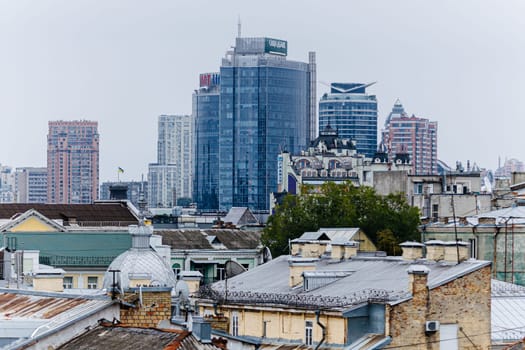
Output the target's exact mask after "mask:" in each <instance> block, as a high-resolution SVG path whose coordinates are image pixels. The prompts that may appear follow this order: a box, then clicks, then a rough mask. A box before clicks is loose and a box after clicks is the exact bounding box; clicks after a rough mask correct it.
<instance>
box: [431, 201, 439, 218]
mask: <svg viewBox="0 0 525 350" xmlns="http://www.w3.org/2000/svg"><path fill="white" fill-rule="evenodd" d="M438 219H439V204H432V220H433V221H434V222H436V221H438Z"/></svg>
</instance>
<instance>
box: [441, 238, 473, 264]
mask: <svg viewBox="0 0 525 350" xmlns="http://www.w3.org/2000/svg"><path fill="white" fill-rule="evenodd" d="M444 248H445V254H444V255H445V257H444V260H445V261H446V262H451V263H456V264H457V263H460V262H462V261H465V260H467V259H468V255H469V252H468V243H466V242H461V241H457V242H456V241H452V242H445V246H444ZM458 255H459V256H458ZM458 257H459V261H458Z"/></svg>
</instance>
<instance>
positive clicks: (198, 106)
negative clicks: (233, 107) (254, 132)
mask: <svg viewBox="0 0 525 350" xmlns="http://www.w3.org/2000/svg"><path fill="white" fill-rule="evenodd" d="M199 80H200V84H199V85H200V86H199V89H198V90H195V92H194V94H193V116H194V118H195V144H194V147H193V149H194V159H195V163H194V169H195V170H194V171H193V200H194V201H195V203H196V204H197V208H199V209H200V210H203V211H206V210H217V209H219V95H220V94H219V83H220V75H219V73H205V74H201V75H200V79H199Z"/></svg>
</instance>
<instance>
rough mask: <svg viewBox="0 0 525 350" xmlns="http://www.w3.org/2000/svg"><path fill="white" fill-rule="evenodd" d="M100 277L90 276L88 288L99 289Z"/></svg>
mask: <svg viewBox="0 0 525 350" xmlns="http://www.w3.org/2000/svg"><path fill="white" fill-rule="evenodd" d="M97 284H98V277H96V276H88V281H87V287H88V289H97Z"/></svg>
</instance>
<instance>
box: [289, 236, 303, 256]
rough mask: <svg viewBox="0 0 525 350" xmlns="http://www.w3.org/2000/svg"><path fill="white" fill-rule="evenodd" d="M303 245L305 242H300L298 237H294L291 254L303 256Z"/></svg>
mask: <svg viewBox="0 0 525 350" xmlns="http://www.w3.org/2000/svg"><path fill="white" fill-rule="evenodd" d="M303 247H304V244H303V242H300V241H299V240H298V239H294V240H293V241H292V242H291V248H292V252H291V254H292V255H293V256H301V255H302V254H303Z"/></svg>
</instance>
